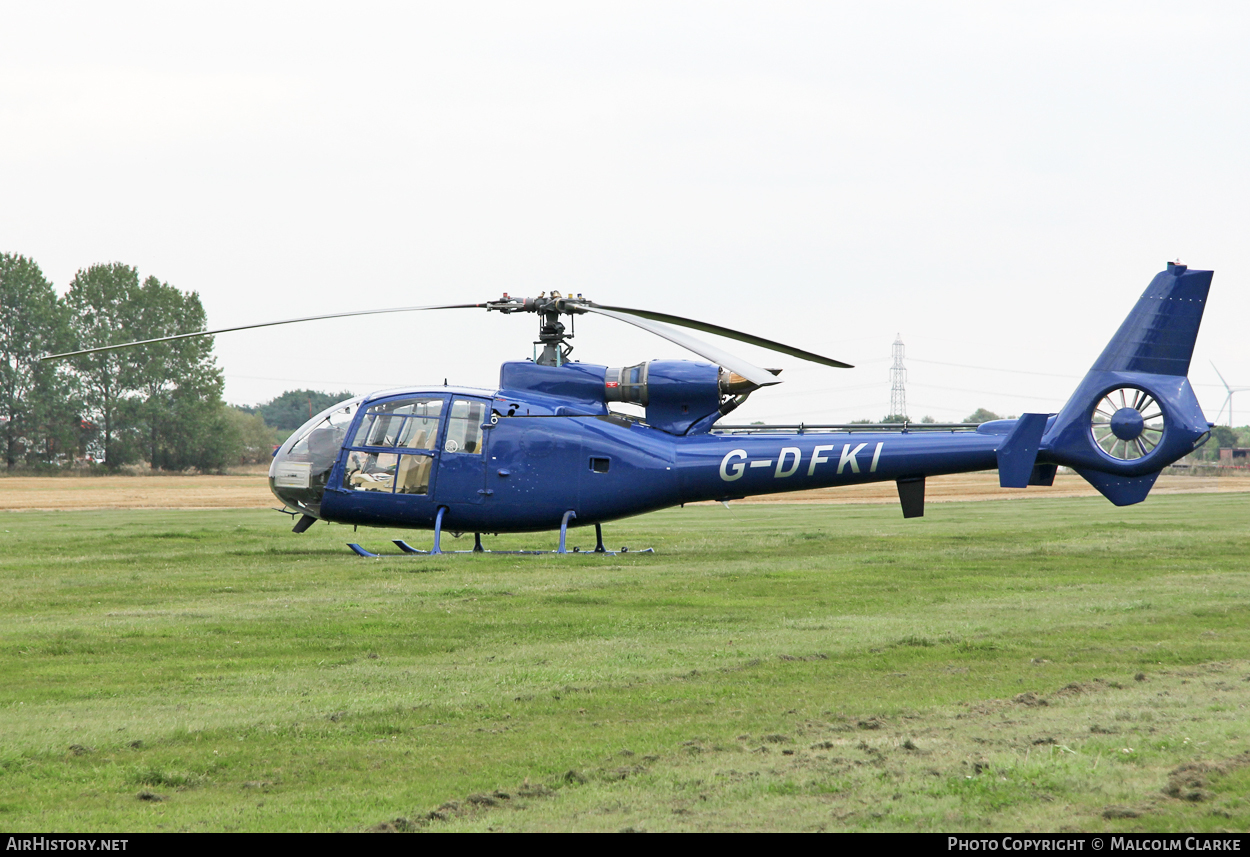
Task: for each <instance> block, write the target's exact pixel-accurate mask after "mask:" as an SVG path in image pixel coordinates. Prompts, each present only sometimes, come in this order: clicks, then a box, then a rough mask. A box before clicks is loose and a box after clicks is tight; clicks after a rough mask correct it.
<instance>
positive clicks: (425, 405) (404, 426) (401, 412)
mask: <svg viewBox="0 0 1250 857" xmlns="http://www.w3.org/2000/svg"><path fill="white" fill-rule="evenodd" d="M442 410H443V400H442V399H400V400H396V401H392V402H383V403H381V404H379V405H374V406H373V407H371V408H369V412H368V413H367V414H365V417H364V419H363V420H361V422H360V428H358V429H356V437H355V439H354V440H353V441H352V446H375V447H376V446H380V447H389V448H399V449H428V450H433V449H434V445H435V444H436V443H437V442H438V418H439V416H440V415H441V414H442Z"/></svg>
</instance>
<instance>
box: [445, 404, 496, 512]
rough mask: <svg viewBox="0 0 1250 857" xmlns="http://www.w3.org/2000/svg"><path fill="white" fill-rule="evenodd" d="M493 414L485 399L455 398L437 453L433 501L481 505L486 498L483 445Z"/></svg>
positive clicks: (446, 503)
mask: <svg viewBox="0 0 1250 857" xmlns="http://www.w3.org/2000/svg"><path fill="white" fill-rule="evenodd" d="M489 417H490V403H489V402H488V401H485V400H483V399H469V398H453V399H452V400H451V407H450V409H449V410H448V411H447V430H446V434H444V435H443V445H442V448H441V449H440V450H439V453H438V478H437V479H435V481H434V490H435V495H434V501H435V502H436V503H437V504H438V505H440V506H447V507H448V508H449V509H451V508H454V507H456V506H465V505H478V504H480V503H481V502H482V501H483V500H484V499H485V497H486V455H485V451H484V450H483V445H484V444H485V442H486V436H487V435H488V434H489V432H485V431H483V430H482V423H484V422H486V420H487V419H489Z"/></svg>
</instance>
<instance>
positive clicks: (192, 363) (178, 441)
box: [132, 277, 233, 470]
mask: <svg viewBox="0 0 1250 857" xmlns="http://www.w3.org/2000/svg"><path fill="white" fill-rule="evenodd" d="M136 309H137V313H136V317H135V328H136V331H137V333H138V338H140V339H155V338H157V337H162V336H176V335H177V334H180V333H194V332H195V331H197V330H203V329H204V328H205V327H206V322H207V316H206V315H205V313H204V307H203V305H202V304H201V303H200V296H199V295H198V294H197V293H195V292H182V291H180V290H179V289H176V288H174V287H173V286H171V285H169V284H168V283H162V282H160V281H159V280H157V279H156V278H155V277H148V278H147V279H146V280H144V282H143V285H142V286H141V287H140V289H139V292H138V306H137V307H136ZM132 359H133V366H134V373H133V377H132V380H133V384H134V385H135V387H136V389H137V392H138V399H137V401H136V402H135V403H134V406H133V408H134V410H133V413H134V421H135V423H136V424H137V426H138V427H139V428H140V429H141V430H142V434H143V443H144V454H145V455H146V457H147V459H148V461H149V463H150V464H151V467H152V469H153V470H155V469H157V468H159V467H164V468H167V469H174V470H181V469H183V468H186V467H197V468H200V469H203V470H220V469H221V468H222V467H224V466H225V464H226V463H227V461H228V459H229V457H230V453H229V450H230V449H231V448H232V446H233V445H232V444H230V443H225V445H224V446H223V442H225V441H227V440H229V437H222V438H213V437H211V435H213V434H214V433H217V432H220V431H222V430H225V431H226V432H227V435H229V428H228V424H227V423H225V422H223V421H224V420H225V418H224V417H223V416H222V415H221V414H220V413H219V411H220V410H221V408H222V407H224V405H223V403H222V401H221V394H222V391H223V388H224V382H223V380H222V377H221V371H220V370H219V369H218V368H217V364H216V361H215V360H214V358H213V339H212V337H210V336H197V337H192V338H189V339H178V340H174V341H173V342H155V343H152V344H150V345H142V346H138V347H136V348H135V349H134V353H133V356H132Z"/></svg>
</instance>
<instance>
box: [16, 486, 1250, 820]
mask: <svg viewBox="0 0 1250 857" xmlns="http://www.w3.org/2000/svg"><path fill="white" fill-rule="evenodd" d="M1247 511H1248V507H1247V498H1246V497H1245V495H1237V494H1233V495H1189V496H1172V497H1157V498H1152V499H1151V500H1150V501H1149V502H1148V503H1146V504H1144V505H1142V506H1140V507H1133V508H1130V509H1117V508H1115V507H1112V506H1109V505H1107V504H1105V503H1103V502H1102V501H1101V500H1099V499H1073V500H1056V499H1048V500H1043V501H1033V500H1015V501H1011V502H1003V503H993V502H981V503H969V504H957V503H947V504H942V505H941V506H940V507H936V508H934V509H932V510H930V515H929V517H927V518H924V519H919V520H913V521H903V520H902V519H901V518H899V517H898V512H897V510H896V509H893V508H890V507H884V506H871V507H869V506H837V507H829V506H790V507H786V506H773V505H768V506H734V507H732V508H731V509H730V510H728V511H726V510H724V509H722V508H721V507H719V506H716V507H698V508H687V509H684V510H670V511H666V512H662V513H657V514H654V515H648V516H645V517H643V518H638V519H634V520H630V521H625V522H620V523H618V524H612V525H609V526H608V527H607V530H608V536H609V537H610V540H611V541H612V543H614V544H616V543H618V542H619V543H621V544H628V545H630V546H631V547H645V546H654V547H656V548H657V550H658V551H659V553H657V554H656V555H634V554H628V555H624V556H617V557H595V556H577V555H573V556H566V557H554V556H540V557H524V558H521V557H504V556H489V555H488V556H477V557H474V556H467V555H461V556H454V557H444V558H401V557H396V558H394V559H387V560H376V561H371V560H362V559H359V558H357V557H355V556H353V555H351V554H350V553H348V552H347V550H346V548H345V547H344V546H343V543H344V542H346V541H357V540H359V541H362V542H364V543H365V544H366V546H367V547H368V546H370V545H369V542H370V541H373V542H374V547H380V546H381V545H382V544H384V543H385V538H387V537H390V536H391V535H392V534H391V533H386V532H378V533H369V534H365V533H363V532H362V533H358V534H353V533H352V532H351V531H350V530H349V529H347V528H344V527H333V526H326V525H323V524H318V525H317V526H316V527H314V528H313V529H311V530H310V531H309V532H307V533H305V534H303V535H301V536H294V535H292V534H290V533H289V522H288V521H287V520H286V519H285V518H283V517H280V516H278V515H275V514H274V513H272V512H268V513H267V512H263V511H250V510H249V511H195V512H157V511H129V512H116V511H115V512H107V513H105V512H75V513H39V512H25V513H21V514H15V515H13V516H12V520H11V521H10V522H8V524H7V526H6V529H9V530H10V531H11V532H9V533H7V534H6V536H5V540H3V541H0V581H2V582H3V586H0V629H2V630H0V715H2V716H3V718H4V723H5V728H4V730H3V732H2V733H0V820H3V822H5V824H4V826H5V827H6V828H8V829H10V830H47V829H77V830H158V829H159V830H203V829H211V830H235V829H237V830H357V829H368V828H373V827H378V826H380V827H382V828H386V827H387V826H389V828H391V829H396V830H404V829H448V830H452V829H482V830H484V829H509V830H512V829H516V830H523V829H524V830H528V829H534V830H619V829H625V828H633V829H646V830H668V829H673V830H709V829H727V830H728V829H743V830H748V829H751V830H754V829H760V830H763V829H786V830H804V829H845V830H951V831H955V830H967V831H985V830H1022V829H1033V830H1058V829H1061V828H1064V827H1075V828H1079V829H1087V830H1103V829H1107V830H1112V829H1115V830H1178V829H1204V830H1205V829H1217V828H1221V827H1227V828H1233V829H1244V828H1245V827H1246V826H1248V825H1250V806H1247V803H1246V802H1245V801H1244V799H1243V798H1242V797H1241V796H1242V795H1244V794H1245V793H1246V789H1245V777H1246V775H1247V774H1246V768H1245V766H1243V765H1242V764H1241V762H1240V761H1239V760H1240V759H1242V758H1243V756H1242V754H1243V753H1244V752H1245V751H1246V750H1247V749H1250V723H1247V720H1246V705H1247V703H1250V680H1248V679H1250V621H1248V620H1250V588H1248V587H1247V583H1250V572H1247V570H1246V568H1245V561H1244V557H1245V556H1246V555H1248V554H1250V550H1248V548H1250V515H1247V514H1246V513H1247ZM67 525H68V526H69V527H70V528H71V531H72V533H73V537H72V539H71V538H67V537H66V529H65V528H66V526H67ZM587 533H588V531H587V530H584V529H583V530H575V531H574V533H573V536H572V537H571V542H573V543H576V542H578V541H579V540H584V539H585V537H586V535H587ZM400 535H405V536H406V537H407V538H408V540H409V541H411V542H413V543H419V542H421V541H422V540H423V539H428V536H422V535H420V534H417V535H415V536H414V535H408V534H400ZM544 539H547V540H549V537H545V536H543V535H541V534H539V535H532V536H519V537H500V538H497V539H495V538H488V540H487V542H488V546H497V547H534V546H543V544H544ZM75 747H77V748H80V749H81V751H80V750H75V749H73V748H75ZM1185 765H1194V766H1199V768H1200V769H1201V774H1202V776H1201V777H1200V778H1201V779H1202V782H1203V784H1202V785H1194V786H1192V787H1189V786H1186V787H1185V788H1189V791H1183V790H1182V791H1178V792H1177V794H1170V793H1167V791H1166V790H1167V789H1168V788H1169V783H1170V782H1172V781H1173V780H1175V779H1176V776H1174V772H1176V771H1178V770H1180V769H1181V768H1183V766H1185ZM1201 766H1206V767H1201ZM1199 768H1194V769H1193V770H1199ZM1182 774H1183V772H1182ZM1178 788H1180V787H1178ZM144 792H146V793H149V794H151V795H153V796H155V797H150V798H142V797H139V796H138V795H140V794H142V793H144ZM1190 792H1197V793H1199V795H1200V798H1199V799H1196V800H1195V799H1189V798H1187V797H1185V795H1187V794H1189V793H1190ZM500 795H507V797H501V796H500ZM1178 795H1180V796H1178ZM156 798H159V800H158V799H156Z"/></svg>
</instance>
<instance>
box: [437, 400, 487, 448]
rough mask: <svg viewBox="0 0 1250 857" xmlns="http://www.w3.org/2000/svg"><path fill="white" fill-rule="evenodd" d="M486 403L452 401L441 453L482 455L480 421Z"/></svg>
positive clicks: (484, 416)
mask: <svg viewBox="0 0 1250 857" xmlns="http://www.w3.org/2000/svg"><path fill="white" fill-rule="evenodd" d="M484 419H486V403H485V402H475V401H472V400H470V399H454V400H452V403H451V411H450V412H449V413H448V417H447V440H445V441H444V442H443V452H456V453H470V454H473V455H481V454H482V421H483V420H484Z"/></svg>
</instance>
